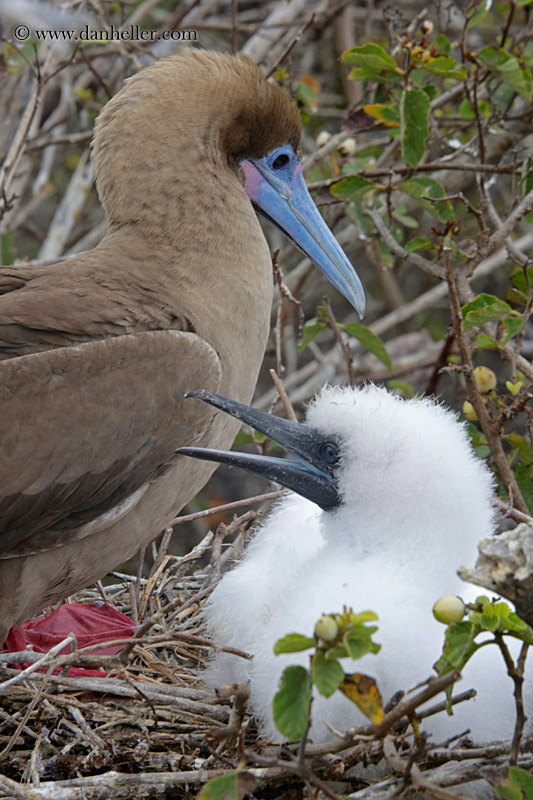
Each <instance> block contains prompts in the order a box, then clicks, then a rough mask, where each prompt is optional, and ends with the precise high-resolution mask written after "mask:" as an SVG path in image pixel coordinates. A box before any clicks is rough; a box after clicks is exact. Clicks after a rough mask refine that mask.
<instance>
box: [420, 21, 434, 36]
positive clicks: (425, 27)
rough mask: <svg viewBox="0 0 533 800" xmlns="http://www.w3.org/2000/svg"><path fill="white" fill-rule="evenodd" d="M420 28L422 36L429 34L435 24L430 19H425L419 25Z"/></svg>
mask: <svg viewBox="0 0 533 800" xmlns="http://www.w3.org/2000/svg"><path fill="white" fill-rule="evenodd" d="M420 30H421V31H422V33H423V34H424V36H431V34H432V33H433V31H434V30H435V26H434V25H433V23H432V21H431V20H430V19H425V20H424V22H423V23H422V25H421V26H420Z"/></svg>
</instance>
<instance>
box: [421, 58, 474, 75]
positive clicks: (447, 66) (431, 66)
mask: <svg viewBox="0 0 533 800" xmlns="http://www.w3.org/2000/svg"><path fill="white" fill-rule="evenodd" d="M421 66H422V69H424V70H425V71H426V72H430V73H431V74H433V75H438V76H440V77H442V78H455V80H458V81H465V80H466V79H467V78H468V72H467V70H466V69H465V67H457V64H456V61H455V59H454V58H451V56H438V57H437V58H430V59H429V61H425V62H424V63H423V64H422V65H421Z"/></svg>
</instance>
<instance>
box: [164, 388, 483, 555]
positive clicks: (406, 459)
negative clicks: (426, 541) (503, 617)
mask: <svg viewBox="0 0 533 800" xmlns="http://www.w3.org/2000/svg"><path fill="white" fill-rule="evenodd" d="M187 396H189V397H195V398H198V399H200V400H203V401H204V402H207V403H209V404H211V405H213V406H215V407H216V408H219V409H221V410H222V411H224V412H226V413H229V414H231V415H232V416H234V417H237V418H238V419H240V420H241V421H243V422H245V423H247V424H249V425H251V426H252V427H253V428H255V429H256V430H259V431H261V432H262V433H265V434H266V435H268V436H270V437H271V438H272V439H274V440H275V441H276V442H278V444H280V445H282V447H283V448H284V449H285V450H286V451H287V452H288V453H290V455H292V456H294V457H295V460H291V459H280V458H271V457H267V456H260V455H254V454H249V453H238V452H234V451H232V452H222V451H217V450H204V449H203V448H195V447H186V448H180V449H179V450H178V451H177V452H178V453H182V454H184V455H189V456H193V457H195V458H202V459H207V460H213V461H218V462H221V463H225V464H229V465H230V466H234V467H239V468H242V469H246V470H248V471H249V472H254V473H256V474H259V475H262V476H264V477H267V478H269V479H270V480H273V481H276V482H277V483H280V484H282V485H283V486H286V487H288V488H290V489H292V490H293V491H295V492H296V493H298V494H300V495H301V496H302V497H305V498H307V499H308V500H311V501H312V502H314V503H316V504H317V505H319V506H321V508H322V509H323V510H324V511H325V512H332V515H331V525H330V526H328V525H326V527H325V534H326V537H327V536H328V527H329V530H330V532H331V534H332V535H333V536H334V537H338V535H339V531H340V532H341V534H342V532H343V531H345V532H347V533H348V535H350V536H351V531H353V528H354V525H356V527H357V530H358V531H364V532H365V534H363V535H364V536H366V537H367V539H368V540H369V541H373V542H374V544H377V543H378V542H386V541H387V540H389V541H390V537H391V536H393V537H394V536H395V535H400V536H401V541H402V543H403V546H408V540H411V543H412V544H413V543H414V542H415V540H416V541H419V540H420V537H421V535H422V534H423V535H424V536H425V535H427V536H428V537H430V536H431V532H432V530H434V529H435V528H436V527H438V525H439V520H442V519H448V520H449V519H450V515H454V517H455V518H456V519H457V526H456V531H457V536H458V537H462V536H463V533H464V530H465V529H466V528H467V527H468V526H469V525H471V526H473V527H475V528H476V529H478V528H479V529H481V530H485V531H488V530H490V529H491V524H492V519H491V511H490V509H491V496H492V482H491V477H490V473H489V472H488V470H487V469H486V467H485V465H484V464H482V463H481V462H480V461H479V460H478V459H477V458H476V457H475V456H474V453H473V452H472V449H471V447H470V445H469V443H468V439H467V435H466V431H465V429H464V427H463V426H462V425H460V424H458V422H457V419H456V417H455V415H454V414H453V413H450V411H448V410H446V409H445V408H443V407H442V406H439V405H437V404H436V403H435V402H433V401H431V400H426V399H412V400H408V401H406V400H403V399H401V398H400V397H398V396H397V395H394V394H391V393H390V392H388V391H387V390H386V389H383V388H379V387H376V386H373V385H369V386H366V387H363V388H354V387H343V388H341V387H326V388H325V389H323V390H322V392H321V393H320V394H319V395H318V397H317V398H316V399H315V400H314V401H313V403H312V404H311V405H310V407H309V409H308V413H307V420H306V422H305V423H298V422H290V421H287V420H285V419H281V418H280V417H275V416H273V415H271V414H266V413H265V412H263V411H258V410H257V409H253V408H250V407H248V406H245V405H243V404H240V403H235V402H234V401H232V400H228V399H227V398H224V397H221V396H220V395H216V394H213V393H211V392H205V391H194V392H190V393H189V394H188V395H187ZM473 496H476V498H481V501H480V502H477V503H472V497H473ZM480 509H481V511H480ZM472 514H474V515H475V516H476V519H475V520H471V521H469V517H470V516H471V515H472ZM480 515H481V517H482V518H479V517H480ZM326 517H327V518H330V514H329V513H328V514H327V515H326ZM449 527H450V529H451V528H453V527H454V526H449Z"/></svg>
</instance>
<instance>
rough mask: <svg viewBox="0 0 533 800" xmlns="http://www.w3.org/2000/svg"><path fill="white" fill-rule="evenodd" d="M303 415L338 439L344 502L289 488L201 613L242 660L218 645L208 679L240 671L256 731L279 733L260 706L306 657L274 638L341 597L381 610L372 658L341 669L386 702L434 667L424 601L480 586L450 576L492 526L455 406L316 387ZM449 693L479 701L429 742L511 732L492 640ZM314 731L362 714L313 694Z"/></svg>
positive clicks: (438, 632) (437, 722)
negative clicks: (367, 678)
mask: <svg viewBox="0 0 533 800" xmlns="http://www.w3.org/2000/svg"><path fill="white" fill-rule="evenodd" d="M307 422H308V424H309V425H311V426H312V427H314V428H316V429H318V430H320V431H321V432H323V433H331V434H334V435H336V436H337V438H338V439H340V441H341V442H342V452H341V460H340V466H339V475H338V482H339V486H340V490H341V495H342V498H343V502H342V504H341V505H340V506H339V508H338V509H337V510H335V511H333V512H324V511H321V510H320V509H319V508H318V507H317V506H316V505H314V504H313V503H311V502H310V501H308V500H305V499H303V498H300V497H298V496H297V495H294V494H290V495H288V496H287V497H286V498H284V499H283V500H282V501H281V502H280V503H279V504H278V505H277V507H276V508H275V509H274V511H273V512H272V513H271V515H270V516H269V517H268V518H267V520H266V522H265V524H263V525H262V526H261V527H259V528H258V529H257V531H256V532H255V536H254V538H253V540H252V542H251V544H250V546H249V548H248V550H247V551H246V553H245V555H244V558H243V560H242V561H241V562H240V563H239V564H238V566H237V567H236V568H235V569H233V570H232V571H231V572H229V573H228V574H227V575H226V576H224V578H223V579H222V581H221V583H220V584H219V586H218V587H217V589H216V590H215V592H214V593H213V596H212V598H211V601H210V603H209V606H208V610H207V620H208V626H209V629H210V631H211V633H212V635H213V636H214V638H215V639H216V640H217V642H219V643H221V644H226V645H233V646H235V647H238V648H241V649H244V650H246V651H248V652H250V653H251V654H252V655H253V656H254V658H253V661H251V662H247V661H245V660H243V659H239V658H237V657H235V656H231V655H229V654H225V653H220V654H218V655H217V657H216V660H215V661H214V663H213V665H212V667H211V669H210V673H209V680H210V682H213V683H225V682H228V681H235V680H238V681H249V682H250V686H251V704H252V709H253V711H254V712H255V714H256V716H257V717H258V719H259V720H260V722H261V725H262V727H263V731H264V733H266V734H267V735H269V736H271V737H273V738H278V739H279V738H280V735H279V732H278V731H277V730H276V728H275V726H274V723H273V719H272V711H271V704H272V698H273V696H274V694H275V692H276V690H277V688H278V684H279V679H280V677H281V673H282V671H283V669H284V668H285V667H286V666H287V665H289V664H291V663H294V664H302V665H303V666H308V664H309V655H308V653H295V654H291V655H281V656H275V655H274V654H273V645H274V643H275V641H276V640H277V639H278V638H280V637H281V636H283V635H285V634H287V633H291V632H298V633H302V634H306V635H309V636H311V635H312V633H313V628H314V624H315V622H316V620H317V619H318V618H319V617H320V616H321V615H322V614H323V613H329V612H340V611H342V607H343V606H344V605H346V606H348V607H352V608H353V610H354V611H355V612H359V611H363V610H367V609H371V610H372V611H374V612H376V613H377V614H378V616H379V623H378V624H379V629H378V631H377V633H376V634H374V639H375V641H377V642H378V643H380V644H381V645H382V648H381V651H380V652H379V653H378V654H377V655H374V654H368V655H366V656H364V657H363V658H362V659H361V660H359V661H356V662H354V661H351V660H350V659H346V660H345V661H344V662H343V666H344V668H345V670H346V671H347V672H354V671H357V672H363V673H366V674H368V675H372V676H373V677H375V678H376V680H377V682H378V686H379V688H380V691H381V693H382V695H383V697H384V699H385V700H387V699H388V698H389V697H390V696H391V695H392V694H393V693H394V692H396V691H397V690H399V689H408V688H411V687H413V686H414V685H415V684H416V683H418V682H419V681H422V680H424V679H426V678H427V677H429V676H430V675H431V674H434V672H433V669H432V666H433V664H434V662H435V661H436V660H437V659H438V657H439V655H440V653H441V650H442V644H443V640H444V630H445V629H444V627H443V626H442V625H441V624H439V623H438V622H437V621H436V620H435V619H434V618H433V615H432V606H433V603H434V602H435V600H437V599H438V598H439V597H440V596H441V595H444V594H461V595H462V596H463V597H464V598H465V599H467V600H473V599H475V597H476V596H477V595H478V594H479V593H480V592H479V591H478V590H476V589H475V588H474V587H471V586H468V585H467V584H464V583H463V582H462V581H461V580H460V579H459V577H458V576H457V574H456V570H457V568H458V567H459V566H460V565H461V564H472V563H473V562H474V561H475V557H476V552H477V543H478V541H479V540H480V539H481V538H483V537H484V536H487V535H488V534H489V533H490V532H491V531H492V529H493V510H492V502H491V498H492V478H491V475H490V473H489V471H488V470H487V468H486V466H485V465H484V464H483V463H482V462H481V461H479V460H478V459H477V458H476V457H475V456H474V454H473V452H472V450H471V447H470V445H469V442H468V439H467V435H466V431H465V429H464V427H463V426H462V425H460V424H459V423H458V422H457V419H456V418H455V416H454V415H453V414H452V413H451V412H449V411H446V410H445V409H444V408H442V407H441V406H439V405H437V404H436V403H435V402H433V401H429V400H410V401H404V400H401V399H400V398H398V397H397V396H394V395H392V394H390V393H388V392H387V391H385V390H384V389H380V388H377V387H374V386H368V387H366V388H364V389H353V388H348V389H346V388H344V389H343V388H326V389H325V390H323V392H322V393H321V394H320V395H319V397H318V398H317V400H316V401H315V402H314V403H313V405H312V406H311V407H310V409H309V413H308V417H307ZM463 677H464V680H463V681H462V683H461V684H460V689H459V690H460V691H463V690H464V689H467V688H470V687H474V688H475V689H476V690H477V691H478V697H477V698H476V700H474V701H470V702H468V703H463V704H461V705H459V706H458V707H457V710H456V711H455V714H454V716H453V717H451V718H450V717H448V716H446V715H444V714H439V715H438V716H437V717H433V718H430V719H429V720H428V722H427V723H426V724H425V727H426V728H427V729H429V730H430V731H432V732H433V733H434V736H435V737H436V738H437V739H440V738H444V737H447V736H449V735H451V734H452V733H458V732H460V731H462V730H465V729H466V728H468V727H469V728H471V730H472V734H473V736H474V737H475V738H476V739H478V740H489V739H497V738H508V737H510V736H511V735H512V731H513V724H514V702H513V697H512V689H513V687H512V682H511V680H510V678H509V677H508V676H507V675H506V671H505V667H504V664H503V660H502V658H501V655H500V653H499V652H498V651H497V649H496V647H494V646H490V647H486V648H483V649H482V650H481V651H480V652H479V653H477V654H476V655H475V656H474V658H473V660H472V662H471V663H470V664H468V665H467V667H466V668H465V670H464V673H463ZM312 717H313V725H312V728H311V738H313V739H314V740H315V741H319V740H321V739H322V740H323V739H327V738H330V737H331V732H330V731H329V730H328V729H327V727H326V726H325V724H324V722H325V721H327V722H328V723H329V724H330V725H332V726H333V727H334V728H336V729H338V730H341V731H344V730H346V729H347V728H349V727H351V726H353V725H358V724H363V723H364V721H365V718H364V717H363V716H362V714H361V712H360V711H359V710H358V708H357V707H356V706H355V705H354V704H352V703H351V702H350V701H349V700H348V699H347V698H345V697H344V696H343V695H341V693H340V692H336V693H335V695H333V696H332V697H331V698H329V699H327V700H326V699H325V698H323V697H321V696H320V695H315V701H314V703H313V708H312Z"/></svg>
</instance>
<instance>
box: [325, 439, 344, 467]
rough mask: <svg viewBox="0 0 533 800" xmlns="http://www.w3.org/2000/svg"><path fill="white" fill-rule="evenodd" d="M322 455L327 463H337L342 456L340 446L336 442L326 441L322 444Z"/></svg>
mask: <svg viewBox="0 0 533 800" xmlns="http://www.w3.org/2000/svg"><path fill="white" fill-rule="evenodd" d="M320 455H321V457H322V458H323V459H324V461H325V462H326V464H336V463H337V461H338V460H339V457H340V453H339V448H338V447H337V445H336V444H335V442H325V443H324V444H322V445H320Z"/></svg>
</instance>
